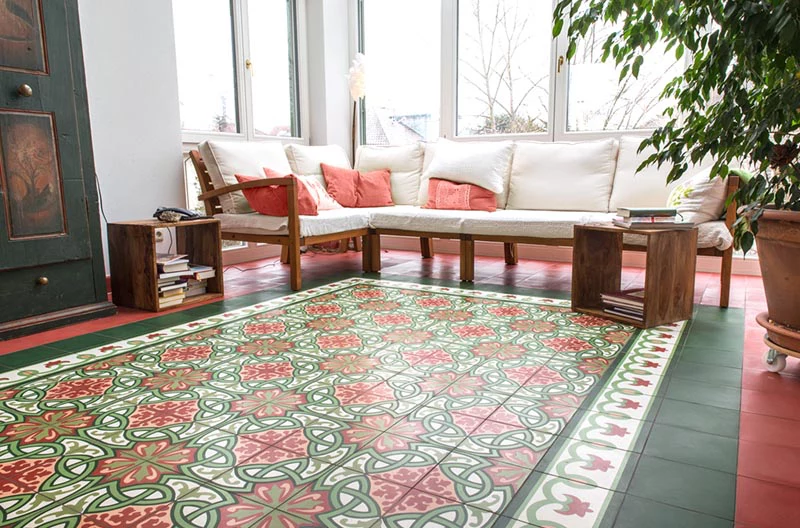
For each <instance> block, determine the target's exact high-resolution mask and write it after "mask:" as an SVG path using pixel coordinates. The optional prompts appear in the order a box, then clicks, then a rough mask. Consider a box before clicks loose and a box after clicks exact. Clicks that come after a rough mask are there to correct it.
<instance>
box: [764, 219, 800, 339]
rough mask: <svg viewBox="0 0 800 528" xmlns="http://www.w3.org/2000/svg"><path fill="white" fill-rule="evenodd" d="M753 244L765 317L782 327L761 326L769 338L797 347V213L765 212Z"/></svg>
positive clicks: (799, 268) (799, 309)
mask: <svg viewBox="0 0 800 528" xmlns="http://www.w3.org/2000/svg"><path fill="white" fill-rule="evenodd" d="M756 245H757V247H758V260H759V262H760V264H761V277H762V280H763V281H764V291H765V293H766V295H767V309H768V311H769V320H770V321H771V322H772V323H775V324H776V325H778V326H780V327H782V331H781V332H780V333H778V332H776V330H775V327H772V328H770V326H765V327H766V328H767V332H768V334H769V337H770V339H771V340H772V341H773V342H775V343H777V344H781V345H782V346H786V347H787V348H791V349H793V350H800V212H795V211H765V212H764V215H763V216H762V217H761V219H760V220H759V221H758V235H757V236H756ZM759 322H760V321H759ZM791 334H796V336H797V337H796V338H794V339H793V338H792V336H791Z"/></svg>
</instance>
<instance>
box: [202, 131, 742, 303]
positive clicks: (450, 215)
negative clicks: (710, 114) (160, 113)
mask: <svg viewBox="0 0 800 528" xmlns="http://www.w3.org/2000/svg"><path fill="white" fill-rule="evenodd" d="M640 141H641V139H640V138H632V137H623V138H622V139H620V140H616V139H607V140H601V141H590V142H582V143H540V142H526V141H518V142H515V143H513V145H512V148H510V149H507V152H508V155H507V159H505V158H503V159H499V160H496V161H495V163H497V164H498V165H497V166H498V167H501V168H502V173H503V175H504V183H503V188H502V191H501V192H499V193H497V194H496V197H497V206H498V209H497V211H495V212H486V211H456V210H435V209H425V208H422V207H421V206H422V205H423V204H425V203H426V202H427V192H428V179H429V176H430V169H431V167H430V165H431V162H432V160H433V159H434V158H435V156H436V151H437V144H436V143H430V144H414V145H406V146H397V147H375V146H362V147H361V148H359V150H358V152H357V155H356V163H355V168H356V169H358V170H375V169H386V168H388V169H390V170H391V174H392V176H391V186H392V198H393V201H394V203H395V205H394V206H392V207H376V208H364V209H355V208H345V209H337V210H331V211H320V213H319V216H297V215H296V213H295V214H294V218H293V215H292V213H291V212H290V216H289V217H271V216H263V215H260V214H258V213H255V212H253V211H252V210H251V209H250V207H249V205H248V204H247V202H246V200H244V197H243V196H241V194H240V193H241V188H242V187H243V185H242V184H237V181H236V179H235V177H234V174H247V175H260V174H262V172H261V167H269V168H271V169H273V170H276V171H277V172H279V173H281V174H288V173H289V172H292V173H294V174H302V175H314V176H317V177H318V178H319V179H320V180H322V181H324V180H323V178H322V173H321V169H320V164H321V163H326V164H328V165H334V166H348V167H349V166H350V165H349V160H348V158H347V155H346V154H345V152H344V151H343V150H342V149H341V148H339V147H337V146H321V147H317V146H311V147H309V146H302V145H286V146H281V145H279V144H277V143H225V142H218V141H208V142H205V143H203V144H201V145H200V147H199V152H197V151H195V152H193V153H192V159H193V160H194V161H195V166H196V168H197V170H198V174H199V175H200V179H201V184H202V188H203V191H204V193H203V194H202V195H201V199H202V200H204V201H205V203H206V209H207V212H208V213H209V214H213V215H214V216H215V217H216V218H218V219H219V220H220V221H221V224H222V232H223V238H226V239H234V240H248V241H257V242H267V243H278V244H282V245H283V246H284V247H285V248H286V249H287V252H285V254H287V253H288V255H287V257H288V261H289V263H290V265H292V274H291V282H292V287H293V288H295V289H299V288H300V286H301V279H300V264H299V247H300V246H301V245H306V244H312V243H318V242H322V241H327V240H336V239H342V238H349V237H354V236H362V237H364V242H365V250H364V269H365V271H379V270H380V251H379V248H380V235H400V236H413V237H419V238H420V239H421V245H422V251H423V256H432V249H431V247H432V246H431V245H430V241H431V239H433V238H449V239H457V240H460V241H461V249H462V270H461V271H462V274H461V278H462V280H472V278H473V276H472V275H473V274H472V269H473V268H472V260H473V259H474V246H473V244H474V241H476V240H488V241H497V242H503V243H505V244H506V261H507V262H508V263H509V264H514V263H516V244H517V243H530V244H546V245H564V246H569V245H571V241H572V231H573V227H574V226H575V225H577V224H586V223H592V222H601V221H610V220H611V218H612V217H613V216H614V215H615V212H616V210H617V208H618V207H623V206H625V207H663V206H664V205H665V204H666V202H667V198H668V196H669V193H670V191H671V189H672V188H674V187H675V186H676V185H678V184H680V183H681V182H680V181H679V182H675V183H673V184H671V185H666V184H665V181H666V175H665V172H664V171H663V170H658V169H656V168H654V167H648V168H647V169H645V170H644V171H642V172H640V173H637V172H636V168H637V167H638V166H639V164H640V163H641V161H642V160H643V159H644V158H645V157H646V156H647V155H648V153H647V152H644V153H641V154H639V153H637V150H638V148H639V144H640ZM442 148H443V147H442ZM504 152H505V151H504ZM697 170H699V167H698V168H695V170H694V171H692V170H690V171H689V173H688V174H687V177H686V178H688V177H691V174H692V173H693V172H696V171H697ZM274 181H277V180H274ZM290 181H291V180H289V182H290ZM682 181H683V180H682ZM264 184H265V185H266V184H268V181H267V180H265V181H264ZM283 184H284V185H287V186H288V187H291V184H290V183H288V182H286V181H284V183H283ZM736 184H737V182H736V181H735V179H731V180H729V181H728V191H732V190H733V189H734V188H735V185H736ZM249 186H253V184H251V185H249ZM255 186H258V183H256V184H255ZM291 192H292V191H290V197H291V196H292V194H291ZM290 208H291V206H290ZM725 216H726V217H727V221H726V219H725V218H723V217H722V215H721V217H720V219H715V220H713V221H708V222H703V223H701V224H699V225H697V228H698V254H701V255H711V256H719V257H721V258H722V293H721V296H720V297H721V303H720V304H721V305H723V306H727V302H728V295H727V294H728V291H729V288H730V267H731V258H732V242H733V239H732V236H731V231H730V223H731V221H732V219H733V216H732V214H731V207H729V208H728V211H726V215H725ZM625 243H626V249H632V250H637V249H641V246H642V245H643V243H644V241H643V240H642V239H640V238H637V237H635V236H626V239H625Z"/></svg>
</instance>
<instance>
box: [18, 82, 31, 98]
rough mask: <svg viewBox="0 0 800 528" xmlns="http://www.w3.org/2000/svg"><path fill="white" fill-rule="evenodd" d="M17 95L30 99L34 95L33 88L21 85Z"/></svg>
mask: <svg viewBox="0 0 800 528" xmlns="http://www.w3.org/2000/svg"><path fill="white" fill-rule="evenodd" d="M17 93H18V94H19V95H20V96H21V97H30V96H32V95H33V88H31V86H30V85H29V84H20V85H19V88H17Z"/></svg>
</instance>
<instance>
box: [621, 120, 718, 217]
mask: <svg viewBox="0 0 800 528" xmlns="http://www.w3.org/2000/svg"><path fill="white" fill-rule="evenodd" d="M643 139H644V138H643V137H631V136H627V137H625V136H623V137H622V138H620V140H619V156H618V157H617V171H616V173H615V174H614V188H613V189H612V191H611V199H610V200H609V203H608V210H609V211H611V212H616V210H617V209H619V208H620V207H664V204H665V203H666V202H667V199H668V198H669V193H670V191H672V189H674V188H675V187H677V186H678V185H680V184H681V183H683V182H685V181H686V180H688V179H689V178H690V177H691V172H692V171H696V170H701V169H703V168H705V167H708V166H709V165H710V164H711V163H713V161H712V160H711V159H707V160H706V159H704V160H702V161H700V163H698V164H697V165H695V166H694V167H692V168H691V169H689V170H690V172H689V173H688V174H686V175H684V176H682V177H681V178H680V179H679V180H678V181H675V182H672V183H667V174H669V171H670V169H672V165H671V164H668V163H665V164H664V165H662V166H661V168H658V165H657V164H654V165H648V166H647V167H645V168H644V169H643V170H642V171H641V172H636V169H637V168H639V165H641V164H642V162H643V161H644V160H646V159H647V158H648V157H650V155H651V154H653V153H654V152H655V149H654V148H653V147H647V148H646V149H645V150H644V151H642V152H641V153H638V152H637V151H638V150H639V144H641V142H642V140H643Z"/></svg>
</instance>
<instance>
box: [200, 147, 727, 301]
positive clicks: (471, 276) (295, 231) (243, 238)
mask: <svg viewBox="0 0 800 528" xmlns="http://www.w3.org/2000/svg"><path fill="white" fill-rule="evenodd" d="M189 157H190V158H191V160H192V163H193V165H194V168H195V171H196V172H197V176H198V179H199V181H200V189H201V191H202V194H200V196H199V197H198V198H199V199H200V200H202V201H203V203H204V205H205V209H206V214H208V215H215V214H219V213H222V206H221V204H220V201H219V197H220V196H222V195H224V194H228V193H231V192H235V191H240V190H242V189H253V188H258V187H266V186H271V185H281V186H285V187H286V191H287V195H288V198H289V218H288V229H287V231H288V232H287V234H285V235H257V234H253V233H243V232H237V231H235V230H226V229H223V230H222V239H223V240H236V241H240V242H257V243H262V244H278V245H280V246H281V262H283V263H284V264H287V263H288V264H289V268H290V272H289V284H290V286H291V288H292V290H295V291H297V290H299V289H301V288H302V274H301V269H300V248H301V247H302V246H306V245H311V244H321V243H324V242H331V241H335V240H341V239H348V238H356V237H361V240H362V245H363V252H362V267H363V269H364V272H366V273H377V272H379V271H380V269H381V239H380V237H381V235H390V236H403V237H412V238H419V239H420V252H421V254H422V257H423V258H432V257H433V239H435V238H439V239H449V240H459V241H460V257H461V262H460V277H461V280H462V281H466V282H472V281H474V280H475V242H476V241H486V242H502V243H503V248H504V254H505V261H506V264H508V265H515V264H517V262H518V260H519V257H518V252H517V244H532V245H539V246H566V247H572V243H573V240H572V239H571V238H537V237H520V236H501V235H466V234H456V233H437V232H432V231H431V232H419V231H405V230H397V229H356V230H352V231H344V232H341V233H331V234H328V235H321V236H313V237H301V236H300V217H299V215H298V212H297V211H298V210H297V187H296V185H295V181H294V180H293V179H292V178H269V179H263V180H258V181H250V182H245V183H239V184H236V185H228V186H225V187H222V188H220V189H215V188H214V184H213V183H212V182H211V176H210V175H209V174H208V170H207V169H206V165H205V162H204V161H203V158H202V156H201V155H200V152H199V151H197V150H193V151H191V152H190V153H189ZM738 186H739V178H738V177H737V176H733V175H731V176H729V177H728V180H727V191H728V195H730V194H732V193H733V192H734V191H735V190H736V189H737V188H738ZM735 220H736V204H735V203H734V202H732V203H730V204H729V205H728V208H727V209H726V211H725V224H726V225H727V226H728V229H731V230H732V229H733V222H734V221H735ZM623 249H625V250H628V251H645V249H646V248H645V247H643V246H635V245H629V244H625V245H624V246H623ZM697 255H702V256H711V257H720V258H721V259H722V264H721V268H720V297H719V305H720V307H722V308H727V307H728V304H729V303H730V289H731V273H732V265H733V248H732V247H730V248H728V249H726V250H725V251H720V250H718V249H716V248H698V249H697Z"/></svg>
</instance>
